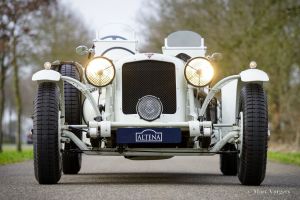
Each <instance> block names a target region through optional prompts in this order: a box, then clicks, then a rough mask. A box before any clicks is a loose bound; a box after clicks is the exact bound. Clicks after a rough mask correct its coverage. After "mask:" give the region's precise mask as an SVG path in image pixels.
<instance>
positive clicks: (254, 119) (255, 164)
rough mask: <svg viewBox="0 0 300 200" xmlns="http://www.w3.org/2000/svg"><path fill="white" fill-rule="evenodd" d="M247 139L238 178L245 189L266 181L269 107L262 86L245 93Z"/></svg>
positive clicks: (246, 89)
mask: <svg viewBox="0 0 300 200" xmlns="http://www.w3.org/2000/svg"><path fill="white" fill-rule="evenodd" d="M240 105H241V106H240V111H241V112H243V115H242V116H243V120H242V121H243V123H242V124H243V137H242V144H241V152H240V156H239V163H238V177H239V180H240V182H241V183H242V184H243V185H260V184H261V183H262V181H263V180H264V178H265V172H266V160H267V148H268V146H267V142H268V105H267V99H266V95H265V92H264V90H263V88H262V86H261V85H259V84H253V83H251V84H247V85H246V86H244V88H243V89H242V91H241V95H240Z"/></svg>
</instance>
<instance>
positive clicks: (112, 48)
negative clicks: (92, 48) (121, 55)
mask: <svg viewBox="0 0 300 200" xmlns="http://www.w3.org/2000/svg"><path fill="white" fill-rule="evenodd" d="M115 49H122V50H125V51H127V52H129V53H131V54H132V55H134V54H135V53H134V52H133V51H131V50H130V49H127V48H125V47H111V48H109V49H106V50H105V51H104V52H103V53H102V54H101V56H104V54H106V53H107V52H109V51H111V50H115Z"/></svg>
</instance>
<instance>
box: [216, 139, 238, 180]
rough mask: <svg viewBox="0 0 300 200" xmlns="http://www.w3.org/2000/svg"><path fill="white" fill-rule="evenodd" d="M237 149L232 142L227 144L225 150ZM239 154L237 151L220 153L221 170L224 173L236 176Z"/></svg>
mask: <svg viewBox="0 0 300 200" xmlns="http://www.w3.org/2000/svg"><path fill="white" fill-rule="evenodd" d="M226 150H228V151H235V150H236V148H235V146H234V145H232V144H227V145H225V147H224V148H223V151H226ZM237 161H238V156H237V154H236V153H225V154H221V155H220V170H221V172H222V173H223V175H226V176H235V175H236V174H237Z"/></svg>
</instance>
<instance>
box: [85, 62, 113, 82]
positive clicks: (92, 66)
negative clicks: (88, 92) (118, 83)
mask: <svg viewBox="0 0 300 200" xmlns="http://www.w3.org/2000/svg"><path fill="white" fill-rule="evenodd" d="M115 72H116V70H115V66H114V64H113V63H112V61H111V60H109V59H108V58H105V57H96V58H94V59H93V60H91V61H90V62H89V64H88V65H87V67H86V69H85V77H86V79H87V80H88V82H89V83H90V84H92V85H93V86H96V87H104V86H107V85H108V84H110V83H111V82H112V81H113V79H114V77H115Z"/></svg>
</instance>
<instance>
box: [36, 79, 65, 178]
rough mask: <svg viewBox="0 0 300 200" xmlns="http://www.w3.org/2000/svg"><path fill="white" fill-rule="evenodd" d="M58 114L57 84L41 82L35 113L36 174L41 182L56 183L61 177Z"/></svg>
mask: <svg viewBox="0 0 300 200" xmlns="http://www.w3.org/2000/svg"><path fill="white" fill-rule="evenodd" d="M58 115H59V89H58V87H57V85H56V84H55V83H40V84H39V86H38V92H37V96H36V98H35V100H34V115H33V144H34V145H33V150H34V174H35V178H36V180H37V181H38V182H39V183H40V184H55V183H57V182H58V181H59V179H60V177H61V154H60V149H59V148H60V147H59V141H58V138H59V137H58Z"/></svg>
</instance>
